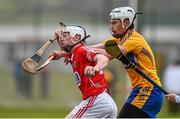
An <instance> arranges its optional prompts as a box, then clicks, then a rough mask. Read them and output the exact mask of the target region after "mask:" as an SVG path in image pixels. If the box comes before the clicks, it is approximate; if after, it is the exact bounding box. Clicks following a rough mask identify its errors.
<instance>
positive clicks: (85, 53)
mask: <svg viewBox="0 0 180 119" xmlns="http://www.w3.org/2000/svg"><path fill="white" fill-rule="evenodd" d="M96 54H97V52H95V51H94V50H93V49H90V48H88V47H82V48H81V49H80V50H79V53H78V55H79V56H80V57H81V59H82V60H88V61H93V59H94V57H95V56H96Z"/></svg>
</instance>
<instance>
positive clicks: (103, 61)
mask: <svg viewBox="0 0 180 119" xmlns="http://www.w3.org/2000/svg"><path fill="white" fill-rule="evenodd" d="M95 60H96V61H97V63H96V65H95V66H94V68H95V70H96V71H101V70H102V69H104V68H105V67H106V66H107V64H108V62H109V59H108V58H107V57H106V56H104V55H101V54H97V56H96V57H95Z"/></svg>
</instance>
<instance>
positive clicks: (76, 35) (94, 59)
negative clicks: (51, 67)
mask: <svg viewBox="0 0 180 119" xmlns="http://www.w3.org/2000/svg"><path fill="white" fill-rule="evenodd" d="M56 35H57V36H58V39H57V40H58V43H59V45H60V47H61V49H62V50H63V51H52V53H51V54H50V56H54V60H57V59H59V58H60V57H61V55H62V53H63V52H64V51H65V54H66V56H65V58H66V59H67V60H68V61H69V62H70V64H71V65H72V68H73V73H74V75H75V81H76V84H77V86H78V87H79V89H80V91H81V93H82V101H81V103H80V104H79V105H77V106H76V107H75V108H74V109H73V110H72V111H71V112H70V113H69V114H68V115H67V116H66V118H116V116H117V106H116V104H115V102H114V101H113V99H112V98H111V96H110V95H109V94H108V89H107V88H108V87H107V83H106V80H105V76H104V73H103V71H102V69H103V68H104V67H105V66H107V63H108V61H109V59H108V58H107V57H106V56H104V55H102V54H98V53H96V52H95V51H93V50H92V49H89V48H87V47H86V46H85V45H84V40H85V39H86V38H87V36H86V31H85V29H84V28H83V27H81V26H72V25H71V26H66V27H65V28H63V29H62V30H61V31H60V32H56ZM80 41H81V42H80ZM67 53H68V54H67Z"/></svg>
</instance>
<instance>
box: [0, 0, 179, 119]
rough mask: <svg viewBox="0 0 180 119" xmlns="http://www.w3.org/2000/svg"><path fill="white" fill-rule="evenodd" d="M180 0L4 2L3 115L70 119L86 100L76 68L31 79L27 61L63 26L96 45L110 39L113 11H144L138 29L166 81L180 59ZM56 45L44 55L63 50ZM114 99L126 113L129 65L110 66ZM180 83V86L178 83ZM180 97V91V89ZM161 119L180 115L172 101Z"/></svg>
mask: <svg viewBox="0 0 180 119" xmlns="http://www.w3.org/2000/svg"><path fill="white" fill-rule="evenodd" d="M179 4H180V1H179V0H171V1H169V0H163V1H162V0H1V2H0V56H1V57H0V117H24V118H25V117H42V118H43V117H49V118H50V117H64V116H65V115H66V114H67V113H68V112H69V111H70V110H71V109H72V108H73V107H74V106H75V105H76V104H78V103H79V102H80V100H81V94H80V92H79V90H78V88H77V86H76V85H75V83H74V80H73V74H72V70H71V67H70V65H67V66H66V65H65V64H64V63H63V59H60V60H59V61H55V62H53V63H51V64H50V65H49V66H48V67H47V68H45V69H44V70H42V71H41V72H39V73H38V74H37V75H33V76H31V75H27V74H26V73H24V72H23V71H22V69H21V65H20V64H21V61H22V60H23V59H24V58H27V57H29V56H32V55H33V54H34V52H35V51H36V50H37V49H38V48H40V46H42V44H43V43H44V42H46V41H47V40H48V39H49V38H51V37H52V36H53V33H54V31H55V30H56V29H57V28H58V23H59V22H60V21H61V22H64V23H66V24H77V25H82V26H84V27H85V28H86V29H87V33H89V34H90V35H91V38H89V39H88V40H87V44H88V45H91V44H95V43H99V42H102V41H104V40H105V39H106V38H108V37H110V36H111V34H110V33H109V28H108V21H109V13H110V11H111V10H112V9H113V8H115V7H119V6H131V7H133V8H134V10H135V11H137V12H138V11H139V12H143V13H144V14H143V15H140V16H138V18H137V20H136V30H137V31H138V32H140V33H142V34H143V35H144V36H145V38H146V39H147V40H148V41H147V42H149V43H150V45H151V47H152V49H153V51H154V53H155V56H156V62H157V68H158V73H159V76H160V78H161V81H162V82H163V75H164V69H165V68H166V66H167V65H169V64H171V63H172V62H173V61H175V60H176V59H179V52H178V51H179V49H180V40H179V37H180V34H179V32H180V22H179V21H180V15H179V13H180V8H179ZM58 49H59V47H58V45H57V43H56V42H55V43H54V44H53V45H51V46H50V48H49V49H48V50H47V52H46V53H45V54H44V56H43V59H42V61H44V60H46V59H47V57H48V53H49V52H50V51H51V50H58ZM107 69H108V70H110V71H111V72H112V75H113V77H111V78H113V80H112V81H110V82H111V84H110V88H111V90H112V93H113V94H112V95H113V98H114V99H115V101H116V103H117V105H118V108H119V109H120V108H121V106H122V104H123V103H124V101H125V99H126V97H127V95H128V92H129V90H130V88H129V87H130V84H129V82H128V80H127V76H126V72H125V70H124V68H123V66H122V65H121V64H120V63H119V62H117V61H116V60H113V61H112V62H111V63H110V64H109V66H108V68H107ZM177 83H180V82H177ZM179 93H180V91H179ZM158 117H163V118H164V117H169V118H170V117H180V114H179V113H172V112H169V111H168V106H167V103H166V100H165V101H164V105H163V109H162V111H161V112H160V113H159V115H158Z"/></svg>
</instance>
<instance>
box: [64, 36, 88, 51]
mask: <svg viewBox="0 0 180 119" xmlns="http://www.w3.org/2000/svg"><path fill="white" fill-rule="evenodd" d="M89 37H90V35H87V36H85V37H84V38H82V39H81V40H79V41H78V42H76V43H74V44H73V45H66V46H63V50H64V51H66V52H70V51H71V49H72V48H73V47H74V46H76V45H78V44H79V43H81V42H85V40H86V39H87V38H89Z"/></svg>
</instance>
